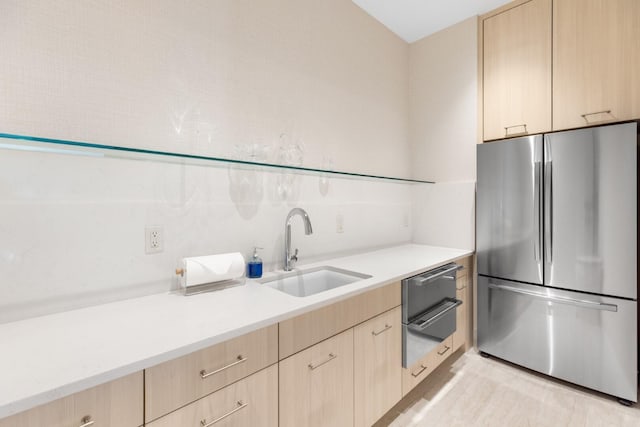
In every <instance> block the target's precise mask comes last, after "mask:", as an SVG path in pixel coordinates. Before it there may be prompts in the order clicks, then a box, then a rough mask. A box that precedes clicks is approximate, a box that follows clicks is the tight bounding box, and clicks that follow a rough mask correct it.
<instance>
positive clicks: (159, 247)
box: [144, 225, 164, 254]
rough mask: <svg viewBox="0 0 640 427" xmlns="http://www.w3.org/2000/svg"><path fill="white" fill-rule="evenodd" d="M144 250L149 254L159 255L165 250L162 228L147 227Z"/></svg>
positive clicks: (157, 226)
mask: <svg viewBox="0 0 640 427" xmlns="http://www.w3.org/2000/svg"><path fill="white" fill-rule="evenodd" d="M144 250H145V253H148V254H157V253H158V252H162V251H163V250H164V236H163V233H162V227H161V226H159V225H156V226H153V227H145V229H144Z"/></svg>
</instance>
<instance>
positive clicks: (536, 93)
mask: <svg viewBox="0 0 640 427" xmlns="http://www.w3.org/2000/svg"><path fill="white" fill-rule="evenodd" d="M483 33H484V36H483V37H484V39H483V100H484V101H483V102H484V114H483V115H484V140H491V139H500V138H505V137H509V136H513V135H521V134H525V133H528V134H534V133H540V132H546V131H549V130H551V56H552V55H551V0H532V1H530V2H527V3H524V4H522V5H519V6H517V7H514V8H512V9H509V10H507V11H505V12H502V13H500V14H498V15H495V16H492V17H489V18H487V19H485V20H484V21H483Z"/></svg>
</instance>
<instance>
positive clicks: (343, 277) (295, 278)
mask: <svg viewBox="0 0 640 427" xmlns="http://www.w3.org/2000/svg"><path fill="white" fill-rule="evenodd" d="M370 277H371V276H370V275H368V274H362V273H356V272H355V271H349V270H342V269H340V268H335V267H330V266H323V267H316V268H312V269H309V270H301V271H292V272H289V273H284V274H281V275H279V276H276V277H270V278H267V279H263V280H261V281H260V283H263V284H265V285H267V286H269V287H271V288H273V289H277V290H279V291H281V292H284V293H286V294H289V295H293V296H294V297H308V296H309V295H315V294H317V293H319V292H324V291H328V290H329V289H334V288H338V287H340V286H344V285H348V284H349V283H353V282H357V281H358V280H363V279H368V278H370Z"/></svg>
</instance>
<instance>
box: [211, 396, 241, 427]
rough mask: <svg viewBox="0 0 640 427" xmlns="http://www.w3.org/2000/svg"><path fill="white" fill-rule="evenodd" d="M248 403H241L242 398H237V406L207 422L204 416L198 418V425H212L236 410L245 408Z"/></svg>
mask: <svg viewBox="0 0 640 427" xmlns="http://www.w3.org/2000/svg"><path fill="white" fill-rule="evenodd" d="M247 405H248V403H242V400H238V406H236V407H235V408H234V409H232V410H231V411H229V412H227V413H226V414H224V415H222V416H220V417H218V418H216V419H215V420H213V421H210V422H207V419H206V418H205V419H204V420H200V426H201V427H209V426H212V425H214V424H215V423H217V422H218V421H222V420H224V419H225V418H227V417H229V416H231V415H233V414H235V413H236V412H238V411H239V410H240V409H243V408H246V407H247Z"/></svg>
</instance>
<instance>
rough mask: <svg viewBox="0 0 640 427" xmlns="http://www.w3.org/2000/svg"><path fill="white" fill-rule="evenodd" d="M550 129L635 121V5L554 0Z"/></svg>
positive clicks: (639, 5) (639, 36)
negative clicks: (551, 120) (551, 124)
mask: <svg viewBox="0 0 640 427" xmlns="http://www.w3.org/2000/svg"><path fill="white" fill-rule="evenodd" d="M553 32H554V40H553V128H554V129H555V130H557V129H569V128H575V127H582V126H589V125H592V124H596V123H602V122H609V121H621V120H628V119H635V118H639V117H640V96H639V95H638V94H640V79H638V75H639V74H640V1H638V0H555V1H554V22H553Z"/></svg>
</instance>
